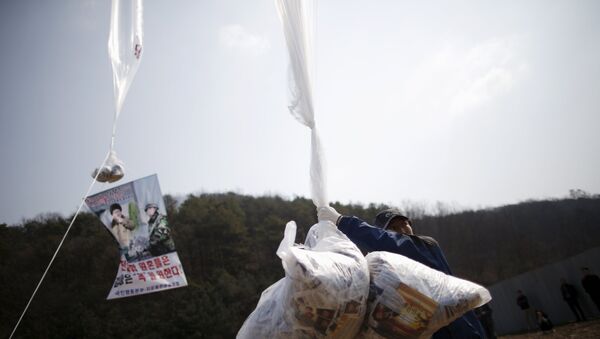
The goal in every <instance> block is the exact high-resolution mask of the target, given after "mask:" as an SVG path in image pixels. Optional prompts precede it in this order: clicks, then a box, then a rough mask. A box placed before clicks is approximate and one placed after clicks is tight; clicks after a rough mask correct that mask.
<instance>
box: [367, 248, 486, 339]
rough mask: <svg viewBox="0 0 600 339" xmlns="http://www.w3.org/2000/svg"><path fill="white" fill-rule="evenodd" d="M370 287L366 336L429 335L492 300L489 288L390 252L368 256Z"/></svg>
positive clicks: (417, 336) (402, 336) (406, 336)
mask: <svg viewBox="0 0 600 339" xmlns="http://www.w3.org/2000/svg"><path fill="white" fill-rule="evenodd" d="M366 258H367V262H368V264H369V271H370V275H371V286H370V292H369V301H368V308H369V310H368V313H367V316H366V319H365V328H364V329H363V331H362V333H361V337H362V338H369V339H371V338H429V337H430V336H431V335H433V334H434V333H435V332H436V331H437V330H439V329H440V328H442V327H444V326H446V325H448V324H450V323H451V322H452V321H454V320H456V319H458V318H459V317H460V316H462V315H463V314H465V313H466V312H467V311H469V310H472V309H474V308H476V307H479V306H481V305H483V304H485V303H487V302H489V301H490V300H491V296H490V293H489V291H488V290H486V289H485V288H484V287H482V286H480V285H477V284H475V283H473V282H470V281H467V280H464V279H460V278H456V277H453V276H451V275H447V274H445V273H443V272H440V271H437V270H434V269H432V268H430V267H428V266H426V265H423V264H421V263H419V262H416V261H414V260H412V259H409V258H407V257H405V256H402V255H399V254H395V253H390V252H371V253H369V254H368V255H367V257H366Z"/></svg>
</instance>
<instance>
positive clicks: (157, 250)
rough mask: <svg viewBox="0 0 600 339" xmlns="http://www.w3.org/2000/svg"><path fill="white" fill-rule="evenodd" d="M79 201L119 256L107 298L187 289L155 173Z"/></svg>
mask: <svg viewBox="0 0 600 339" xmlns="http://www.w3.org/2000/svg"><path fill="white" fill-rule="evenodd" d="M85 203H86V205H87V206H88V207H89V208H90V210H91V211H92V212H93V213H94V214H96V215H97V216H98V218H100V220H101V221H102V223H103V224H104V226H105V227H106V228H107V229H108V231H109V232H110V233H111V234H112V236H113V237H114V239H115V240H116V242H117V244H118V246H119V247H118V248H119V251H120V254H121V262H120V265H119V269H118V271H117V277H116V279H115V281H114V283H113V287H112V289H111V290H110V293H109V294H108V297H107V299H116V298H123V297H130V296H135V295H141V294H147V293H153V292H159V291H164V290H168V289H172V288H177V287H183V286H187V280H186V278H185V274H184V273H183V267H182V266H181V261H180V260H179V256H178V255H177V252H176V251H175V243H174V242H173V239H172V237H171V226H172V225H170V224H169V222H168V220H167V213H166V208H165V203H164V201H163V198H162V193H161V191H160V186H159V184H158V177H157V176H156V174H154V175H151V176H148V177H145V178H141V179H138V180H135V181H132V182H129V183H126V184H123V185H120V186H117V187H114V188H111V189H108V190H106V191H103V192H100V193H97V194H94V195H91V196H89V197H87V198H86V199H85Z"/></svg>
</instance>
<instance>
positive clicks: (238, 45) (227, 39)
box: [219, 25, 271, 56]
mask: <svg viewBox="0 0 600 339" xmlns="http://www.w3.org/2000/svg"><path fill="white" fill-rule="evenodd" d="M219 43H220V44H221V45H222V46H224V47H226V48H228V49H235V50H239V51H242V52H244V53H249V54H251V55H255V56H256V55H260V54H263V53H265V52H266V51H267V50H268V49H269V48H270V47H271V45H270V44H269V40H268V39H267V38H266V37H264V36H261V35H258V34H253V33H250V32H248V31H247V30H246V29H245V28H244V27H243V26H241V25H227V26H224V27H221V29H220V31H219Z"/></svg>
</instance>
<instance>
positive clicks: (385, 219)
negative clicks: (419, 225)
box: [375, 208, 412, 229]
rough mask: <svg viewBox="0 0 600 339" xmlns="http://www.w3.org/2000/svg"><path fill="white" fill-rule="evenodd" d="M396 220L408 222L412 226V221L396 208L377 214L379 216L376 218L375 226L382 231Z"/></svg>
mask: <svg viewBox="0 0 600 339" xmlns="http://www.w3.org/2000/svg"><path fill="white" fill-rule="evenodd" d="M394 218H400V219H402V220H406V221H408V224H409V225H411V226H412V222H411V221H410V219H409V218H408V217H406V216H404V215H403V214H402V213H400V211H398V210H397V209H395V208H390V209H387V210H383V211H381V212H379V213H377V216H376V217H375V226H377V227H379V228H381V229H386V228H387V227H388V225H389V224H390V222H391V221H392V220H393V219H394Z"/></svg>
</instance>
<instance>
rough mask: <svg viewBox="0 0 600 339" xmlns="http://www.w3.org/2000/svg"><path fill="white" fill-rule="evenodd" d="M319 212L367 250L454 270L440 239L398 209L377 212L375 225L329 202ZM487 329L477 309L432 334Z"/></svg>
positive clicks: (477, 333)
mask: <svg viewBox="0 0 600 339" xmlns="http://www.w3.org/2000/svg"><path fill="white" fill-rule="evenodd" d="M317 214H318V217H319V220H327V221H331V222H332V223H334V224H335V225H337V227H338V229H339V230H340V231H342V232H343V233H344V234H346V236H348V238H349V239H350V240H351V241H352V242H354V243H355V244H356V246H358V248H360V250H361V251H363V252H365V253H368V252H373V251H387V252H392V253H396V254H400V255H403V256H405V257H408V258H410V259H412V260H415V261H418V262H420V263H422V264H424V265H427V266H429V267H431V268H433V269H435V270H438V271H441V272H444V273H446V274H452V272H451V270H450V266H449V265H448V262H447V261H446V258H445V257H444V254H443V252H442V250H441V249H440V247H439V245H438V243H437V241H435V239H433V238H431V237H426V236H419V235H414V234H413V229H412V222H411V220H410V219H409V218H407V217H405V216H403V215H402V214H401V213H400V212H399V211H398V210H395V209H389V210H385V211H382V212H380V213H379V214H377V217H376V218H375V226H371V225H369V224H367V223H366V222H364V221H362V220H361V219H359V218H357V217H350V216H342V215H340V214H339V213H338V212H337V211H336V210H335V209H333V208H332V207H329V206H328V207H321V208H319V209H318V210H317ZM484 333H485V332H484V330H483V327H482V326H481V323H479V320H478V319H477V317H476V316H475V313H473V311H469V312H467V313H465V314H464V315H463V316H462V317H460V318H458V319H456V320H455V321H453V322H452V323H450V324H449V325H448V326H446V327H442V328H441V329H440V330H438V331H437V332H435V333H434V335H433V337H432V338H434V339H442V338H465V339H469V338H485V334H484Z"/></svg>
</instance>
